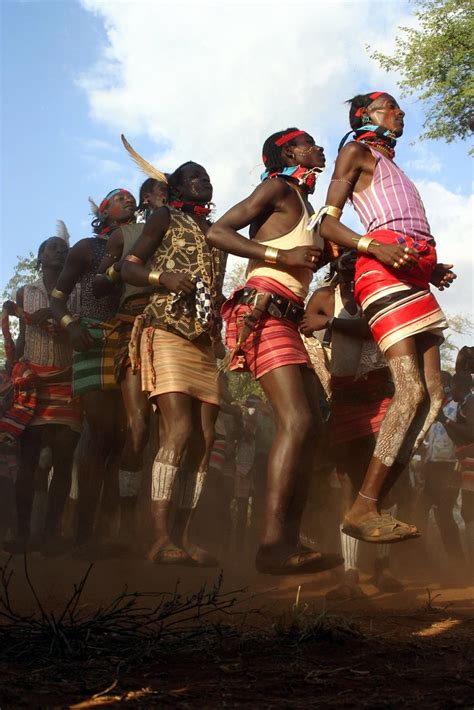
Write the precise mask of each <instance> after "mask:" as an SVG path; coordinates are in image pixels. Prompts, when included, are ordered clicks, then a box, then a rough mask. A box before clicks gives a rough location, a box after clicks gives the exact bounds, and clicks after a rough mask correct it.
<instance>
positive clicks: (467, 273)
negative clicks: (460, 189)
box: [417, 181, 474, 316]
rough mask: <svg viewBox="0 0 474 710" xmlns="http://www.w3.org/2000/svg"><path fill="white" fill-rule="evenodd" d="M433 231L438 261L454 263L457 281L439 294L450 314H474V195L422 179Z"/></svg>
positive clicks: (423, 192)
mask: <svg viewBox="0 0 474 710" xmlns="http://www.w3.org/2000/svg"><path fill="white" fill-rule="evenodd" d="M417 187H418V189H419V191H420V194H421V196H422V198H423V202H424V204H425V208H426V213H427V215H428V220H429V223H430V226H431V231H432V233H433V235H434V237H435V239H436V249H437V252H438V260H439V261H441V262H443V263H445V264H446V263H450V264H454V271H455V272H456V273H457V276H458V278H457V281H455V282H454V284H453V285H452V286H451V288H449V289H447V290H446V291H443V292H440V293H439V295H438V298H439V302H440V304H441V305H442V307H443V308H444V309H446V310H447V311H449V312H450V313H467V314H471V316H472V314H474V295H473V279H472V274H473V267H474V247H473V241H472V236H473V229H472V227H473V207H474V204H473V202H474V201H473V198H472V196H471V197H465V196H464V195H458V194H456V193H454V192H451V191H450V190H448V189H447V188H446V187H444V186H443V185H440V183H438V182H433V181H418V182H417Z"/></svg>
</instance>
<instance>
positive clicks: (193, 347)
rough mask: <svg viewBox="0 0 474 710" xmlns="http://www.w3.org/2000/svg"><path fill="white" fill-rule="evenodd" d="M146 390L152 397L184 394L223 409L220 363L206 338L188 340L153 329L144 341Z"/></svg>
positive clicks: (143, 387)
mask: <svg viewBox="0 0 474 710" xmlns="http://www.w3.org/2000/svg"><path fill="white" fill-rule="evenodd" d="M141 374H142V389H143V391H145V392H148V395H149V397H156V396H158V395H160V394H166V393H168V392H182V393H183V394H187V395H189V396H190V397H193V398H195V399H199V400H201V401H202V402H208V403H210V404H217V405H219V388H218V382H217V368H216V359H215V357H214V353H213V350H212V345H211V342H210V340H209V338H207V337H206V336H202V337H201V338H198V339H194V340H188V339H187V338H183V337H181V336H180V335H177V334H175V333H171V332H167V331H165V330H161V329H160V328H154V327H153V326H149V327H147V328H145V329H144V330H143V334H142V340H141Z"/></svg>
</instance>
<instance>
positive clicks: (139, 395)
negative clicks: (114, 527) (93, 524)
mask: <svg viewBox="0 0 474 710" xmlns="http://www.w3.org/2000/svg"><path fill="white" fill-rule="evenodd" d="M120 386H121V390H122V397H123V402H124V405H125V414H126V418H127V436H126V440H125V447H124V450H123V453H122V460H121V462H120V470H119V492H120V540H121V542H122V543H123V544H125V545H126V547H128V548H129V547H130V546H132V547H133V546H134V545H133V543H134V542H136V522H137V521H136V508H137V498H138V494H139V492H140V486H141V479H142V469H143V450H144V448H145V446H146V443H147V440H148V425H149V417H150V404H149V402H148V397H147V395H146V394H145V393H144V392H142V389H141V377H140V373H139V372H138V373H133V371H132V369H131V368H130V367H127V369H126V370H125V376H124V378H123V380H122V381H121V383H120Z"/></svg>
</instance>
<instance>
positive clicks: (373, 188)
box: [352, 146, 433, 242]
mask: <svg viewBox="0 0 474 710" xmlns="http://www.w3.org/2000/svg"><path fill="white" fill-rule="evenodd" d="M369 148H370V146H369ZM370 152H371V153H372V155H373V156H374V159H375V167H374V176H373V178H372V182H371V183H370V185H369V187H368V188H366V189H365V190H363V191H362V192H354V193H353V194H352V203H353V205H354V209H355V211H356V212H357V214H358V216H359V219H360V221H361V222H362V224H363V225H364V229H365V231H366V232H367V233H369V234H370V235H371V236H372V232H374V231H375V230H379V229H389V230H392V231H393V232H398V233H399V234H401V235H408V236H409V237H412V238H413V239H415V240H419V241H421V242H425V241H426V240H428V241H432V240H433V237H432V235H431V230H430V225H429V224H428V220H427V218H426V213H425V208H424V206H423V202H422V201H421V197H420V194H419V192H418V190H417V189H416V187H415V185H414V183H413V182H412V181H411V180H410V179H409V178H408V177H407V176H406V175H405V173H404V172H403V170H401V169H400V168H399V167H398V165H396V164H395V163H394V162H393V161H392V160H390V158H386V157H385V156H384V155H382V154H381V153H379V152H378V151H377V150H372V149H370Z"/></svg>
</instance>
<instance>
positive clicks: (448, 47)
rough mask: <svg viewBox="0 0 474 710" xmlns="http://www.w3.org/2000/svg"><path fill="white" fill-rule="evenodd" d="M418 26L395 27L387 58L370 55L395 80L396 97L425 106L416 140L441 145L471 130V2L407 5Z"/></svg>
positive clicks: (435, 0) (432, 0)
mask: <svg viewBox="0 0 474 710" xmlns="http://www.w3.org/2000/svg"><path fill="white" fill-rule="evenodd" d="M413 1H414V2H415V3H416V5H417V6H418V10H417V11H416V12H415V16H416V18H417V20H418V27H416V28H410V27H400V28H399V29H400V30H401V32H402V34H401V35H400V36H399V37H397V39H396V40H395V46H396V51H395V53H394V54H393V56H390V55H387V54H383V53H382V52H374V53H373V54H372V58H374V59H376V60H377V61H378V62H379V63H380V65H381V66H382V67H383V68H384V69H386V70H387V71H391V72H396V73H397V74H399V75H400V79H399V82H398V85H399V86H400V88H401V90H402V95H403V96H407V95H410V94H413V93H417V94H419V98H420V99H421V100H422V101H424V102H426V110H425V122H424V124H423V127H424V128H425V129H426V130H425V132H424V133H423V134H422V135H421V136H420V138H421V139H426V138H431V139H443V140H445V141H446V142H447V143H451V142H452V141H454V140H456V139H458V138H461V139H466V138H467V137H468V136H469V135H470V134H471V133H472V131H473V130H474V109H473V99H474V79H473V69H474V61H473V54H472V49H471V48H472V41H473V37H474V5H473V3H472V0H413Z"/></svg>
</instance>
